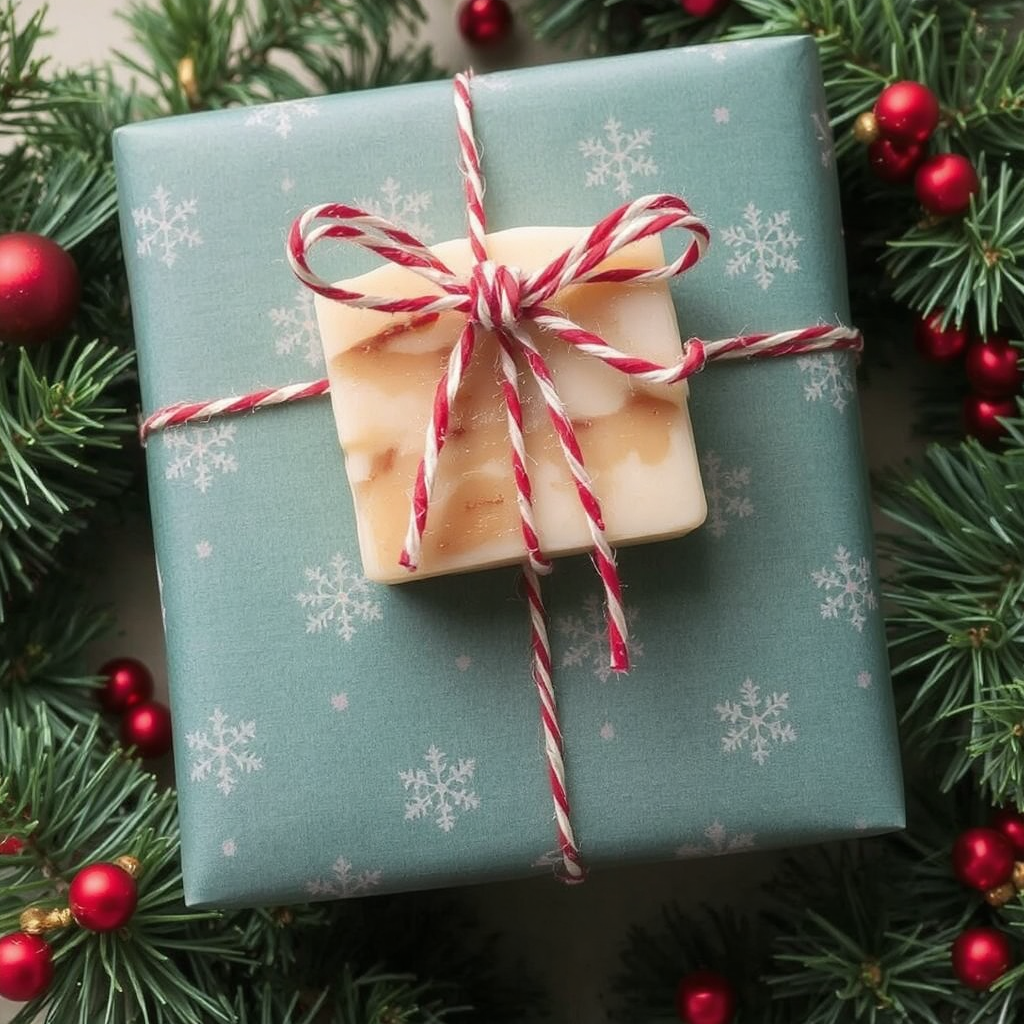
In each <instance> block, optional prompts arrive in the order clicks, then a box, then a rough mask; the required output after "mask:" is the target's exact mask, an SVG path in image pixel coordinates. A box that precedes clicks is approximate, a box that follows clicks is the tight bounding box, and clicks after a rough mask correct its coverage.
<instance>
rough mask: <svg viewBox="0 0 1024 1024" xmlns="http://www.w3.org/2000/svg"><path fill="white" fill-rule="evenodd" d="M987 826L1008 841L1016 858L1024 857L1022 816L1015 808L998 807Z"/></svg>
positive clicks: (1023, 817)
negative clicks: (1000, 833)
mask: <svg viewBox="0 0 1024 1024" xmlns="http://www.w3.org/2000/svg"><path fill="white" fill-rule="evenodd" d="M989 824H990V825H991V826H992V828H994V829H995V830H996V831H997V832H1002V834H1003V835H1004V836H1006V838H1007V839H1009V840H1010V844H1011V845H1012V846H1013V850H1014V853H1015V854H1016V855H1017V857H1018V858H1020V857H1024V814H1021V813H1020V811H1018V810H1017V808H1016V807H1000V808H999V810H998V811H996V812H995V813H994V814H993V815H992V819H991V821H990V822H989Z"/></svg>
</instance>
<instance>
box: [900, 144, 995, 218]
mask: <svg viewBox="0 0 1024 1024" xmlns="http://www.w3.org/2000/svg"><path fill="white" fill-rule="evenodd" d="M978 187H979V182H978V174H977V172H976V171H975V170H974V167H973V166H972V165H971V162H970V160H968V159H967V157H965V156H961V155H960V154H959V153H940V154H939V155H938V156H932V157H929V158H928V159H927V160H926V161H925V162H924V163H923V164H921V166H920V167H919V168H918V169H917V174H916V176H915V177H914V191H915V192H916V193H917V200H918V202H919V203H920V204H921V205H922V206H923V207H924V208H925V209H926V210H927V211H928V212H929V213H934V214H938V215H939V216H940V217H953V216H956V215H957V214H960V213H964V212H965V211H966V210H967V208H968V207H969V206H970V205H971V196H973V195H974V193H975V192H977V191H978Z"/></svg>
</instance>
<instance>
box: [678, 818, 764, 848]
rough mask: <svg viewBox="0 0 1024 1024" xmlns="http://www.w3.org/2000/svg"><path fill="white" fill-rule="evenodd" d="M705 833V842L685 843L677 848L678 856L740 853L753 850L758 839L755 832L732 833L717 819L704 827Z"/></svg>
mask: <svg viewBox="0 0 1024 1024" xmlns="http://www.w3.org/2000/svg"><path fill="white" fill-rule="evenodd" d="M703 835H704V841H703V842H699V843H684V844H683V845H682V846H680V847H679V848H678V849H677V850H676V856H677V857H721V856H723V855H724V854H727V853H738V852H739V851H740V850H752V849H753V848H754V845H755V840H756V839H757V837H756V836H755V835H754V833H753V832H734V833H732V834H730V833H729V830H728V829H727V828H726V827H725V826H724V825H723V824H722V823H721V822H720V821H718V820H717V819H715V820H714V821H713V822H711V824H710V825H708V827H707V828H706V829H704V832H703Z"/></svg>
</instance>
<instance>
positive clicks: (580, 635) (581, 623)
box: [555, 594, 644, 683]
mask: <svg viewBox="0 0 1024 1024" xmlns="http://www.w3.org/2000/svg"><path fill="white" fill-rule="evenodd" d="M636 618H637V613H636V610H635V609H633V608H627V609H626V624H627V625H628V626H629V631H630V633H632V632H633V629H634V625H635V623H636ZM555 630H556V631H557V632H558V633H560V634H561V635H562V636H564V637H565V638H566V639H567V640H568V641H569V647H568V648H567V649H566V651H565V653H564V654H563V655H562V665H563V667H566V668H568V667H571V666H574V665H586V664H588V663H589V664H590V666H591V667H592V668H593V670H594V675H595V676H597V678H598V679H600V680H601V682H602V683H603V682H606V681H607V679H608V677H609V676H610V675H611V674H612V669H611V665H610V663H609V655H608V626H607V625H606V623H605V617H604V608H603V606H602V603H601V599H600V598H599V597H598V596H597V595H596V594H588V595H587V597H586V598H584V601H583V608H582V614H581V615H563V616H561V617H560V618H558V619H556V620H555ZM629 654H630V657H631V658H632V660H633V661H637V660H639V659H640V658H642V657H643V656H644V645H643V644H641V643H638V642H637V641H636V640H635V639H630V642H629Z"/></svg>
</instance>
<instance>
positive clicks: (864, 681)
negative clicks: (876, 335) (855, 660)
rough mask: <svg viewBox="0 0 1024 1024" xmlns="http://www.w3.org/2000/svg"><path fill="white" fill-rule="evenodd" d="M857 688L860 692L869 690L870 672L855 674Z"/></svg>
mask: <svg viewBox="0 0 1024 1024" xmlns="http://www.w3.org/2000/svg"><path fill="white" fill-rule="evenodd" d="M857 686H859V687H860V689H862V690H870V689H871V673H870V672H858V673H857Z"/></svg>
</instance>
